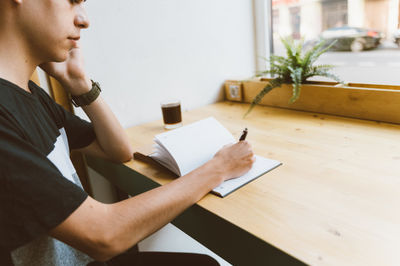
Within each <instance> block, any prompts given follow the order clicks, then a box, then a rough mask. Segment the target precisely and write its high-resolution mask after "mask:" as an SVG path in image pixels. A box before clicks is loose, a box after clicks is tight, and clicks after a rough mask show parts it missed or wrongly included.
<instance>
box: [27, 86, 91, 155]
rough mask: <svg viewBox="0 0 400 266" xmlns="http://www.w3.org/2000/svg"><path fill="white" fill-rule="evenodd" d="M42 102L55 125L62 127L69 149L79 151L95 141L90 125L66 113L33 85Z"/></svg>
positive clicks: (40, 89)
mask: <svg viewBox="0 0 400 266" xmlns="http://www.w3.org/2000/svg"><path fill="white" fill-rule="evenodd" d="M33 86H35V88H36V90H38V93H40V95H41V98H42V100H43V101H44V103H45V105H46V106H47V107H48V109H49V112H50V114H51V115H53V119H54V121H55V123H56V124H57V125H58V126H59V127H60V128H61V127H64V128H65V131H66V133H67V137H68V144H69V148H70V149H71V150H72V149H80V148H83V147H86V146H88V145H89V144H91V143H92V142H93V141H94V140H95V139H96V133H95V132H94V128H93V125H92V123H89V122H87V121H85V120H83V119H81V118H80V117H78V116H76V115H74V114H72V113H71V112H68V111H67V110H65V109H64V107H62V106H61V105H59V104H58V103H56V102H55V101H54V100H53V99H52V98H50V96H49V95H48V94H47V93H46V92H45V91H44V90H43V89H42V88H40V87H39V86H37V85H36V84H33Z"/></svg>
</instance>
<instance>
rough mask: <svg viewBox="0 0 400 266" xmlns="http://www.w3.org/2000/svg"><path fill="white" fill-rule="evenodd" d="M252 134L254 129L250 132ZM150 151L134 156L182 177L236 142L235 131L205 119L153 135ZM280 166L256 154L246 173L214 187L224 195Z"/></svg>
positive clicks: (213, 120) (215, 121)
mask: <svg viewBox="0 0 400 266" xmlns="http://www.w3.org/2000/svg"><path fill="white" fill-rule="evenodd" d="M250 134H251V132H250ZM154 142H155V144H154V146H153V151H152V152H151V153H150V154H142V153H140V152H136V153H135V154H134V155H135V159H139V160H145V161H149V160H146V158H147V159H149V158H150V161H154V162H157V163H158V164H160V165H162V166H164V167H166V168H168V169H169V170H170V171H172V172H173V173H175V174H176V175H177V176H183V175H186V174H187V173H189V172H190V171H192V170H194V169H196V168H198V167H199V166H201V165H203V164H204V163H206V162H207V161H208V160H210V159H212V158H213V156H214V155H215V154H216V153H217V151H218V150H220V149H221V148H222V147H223V146H224V145H226V144H230V143H235V142H237V140H235V139H234V137H233V136H232V134H231V133H230V132H229V131H228V130H227V129H226V128H225V127H224V126H222V125H221V124H220V123H219V122H218V121H217V120H216V119H215V118H213V117H209V118H206V119H204V120H200V121H197V122H195V123H192V124H189V125H186V126H183V127H180V128H177V129H175V130H171V131H168V132H165V133H161V134H158V135H156V136H155V138H154ZM279 165H281V163H280V162H278V161H275V160H271V159H267V158H264V157H261V156H257V155H256V161H255V163H254V164H253V166H252V168H251V169H250V171H249V172H248V173H246V174H245V175H243V176H241V177H238V178H234V179H231V180H227V181H225V182H223V183H222V184H221V185H219V186H218V187H216V188H214V189H213V191H212V192H213V193H214V194H216V195H219V196H221V197H225V196H226V195H228V194H229V193H231V192H233V191H235V190H236V189H238V188H240V187H242V186H244V185H245V184H247V183H249V182H250V181H252V180H254V179H256V178H257V177H259V176H261V175H263V174H264V173H266V172H268V171H271V170H272V169H274V168H276V167H278V166H279Z"/></svg>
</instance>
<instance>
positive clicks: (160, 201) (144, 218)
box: [50, 141, 254, 261]
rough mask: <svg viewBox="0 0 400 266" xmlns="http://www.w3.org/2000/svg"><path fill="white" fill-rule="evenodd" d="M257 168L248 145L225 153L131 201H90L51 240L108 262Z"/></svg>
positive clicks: (86, 201)
mask: <svg viewBox="0 0 400 266" xmlns="http://www.w3.org/2000/svg"><path fill="white" fill-rule="evenodd" d="M253 162H254V156H253V152H252V150H251V147H250V145H249V144H248V143H247V142H245V141H241V142H239V143H236V144H234V145H231V146H227V147H224V148H223V149H221V150H220V151H219V152H218V153H217V154H216V155H215V156H214V158H213V159H212V160H210V161H209V162H207V163H206V164H204V165H203V166H201V167H199V168H198V169H196V170H194V171H192V172H190V173H189V174H187V175H185V176H182V177H180V178H178V179H176V180H174V181H172V182H171V183H169V184H167V185H164V186H161V187H158V188H155V189H153V190H150V191H147V192H145V193H142V194H140V195H138V196H135V197H132V198H130V199H127V200H124V201H121V202H118V203H114V204H102V203H100V202H97V201H95V200H94V199H92V198H90V197H88V198H87V199H86V200H85V201H84V202H83V203H82V205H81V206H80V207H79V208H78V209H77V210H75V212H73V213H72V214H71V215H70V216H69V217H68V218H67V219H66V220H65V221H64V222H62V223H61V224H60V225H58V226H57V227H56V228H54V229H53V230H51V232H50V235H51V236H53V237H55V238H57V239H59V240H61V241H63V242H65V243H67V244H69V245H71V246H73V247H75V248H77V249H79V250H81V251H83V252H85V253H87V254H88V255H90V256H92V257H93V258H94V259H96V260H99V261H106V260H109V259H110V258H112V257H114V256H116V255H118V254H120V253H122V252H124V251H125V250H127V249H129V248H130V247H131V246H133V245H134V244H136V243H138V242H139V241H140V240H142V239H144V238H145V237H147V236H148V235H150V234H152V233H153V232H155V231H156V230H158V229H159V228H161V227H162V226H164V225H165V224H167V223H168V222H170V221H171V220H173V219H174V218H175V217H176V216H177V215H179V214H180V213H181V212H183V211H184V210H185V209H186V208H188V207H190V206H191V205H193V204H194V203H196V202H197V201H198V200H200V199H201V198H202V197H203V196H204V195H205V194H207V193H208V192H209V191H210V190H212V189H213V188H215V187H216V186H218V185H219V184H220V183H221V182H223V181H224V180H227V179H230V178H234V177H237V176H240V175H242V174H244V173H245V172H247V171H248V170H249V169H250V167H251V165H252V163H253Z"/></svg>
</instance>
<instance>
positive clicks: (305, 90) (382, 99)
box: [230, 79, 400, 124]
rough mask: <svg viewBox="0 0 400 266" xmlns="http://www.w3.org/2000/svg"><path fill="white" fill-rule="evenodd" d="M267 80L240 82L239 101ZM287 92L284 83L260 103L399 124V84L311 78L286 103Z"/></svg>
mask: <svg viewBox="0 0 400 266" xmlns="http://www.w3.org/2000/svg"><path fill="white" fill-rule="evenodd" d="M268 81H269V80H268V79H261V80H254V81H244V82H242V83H243V102H246V103H250V102H251V101H252V100H253V99H254V97H255V96H256V95H257V94H258V92H259V91H260V90H261V89H262V88H264V87H265V86H266V85H267V84H268ZM230 82H232V81H230ZM291 95H292V86H291V85H286V84H285V85H283V86H282V87H280V88H275V89H273V90H272V91H270V92H269V93H268V94H267V95H265V96H264V98H263V99H262V101H261V102H260V105H267V106H273V107H282V108H289V109H295V110H300V111H310V112H318V113H325V114H333V115H341V116H346V117H352V118H360V119H368V120H375V121H384V122H390V123H397V124H400V86H389V85H371V84H358V83H350V84H348V86H338V85H337V83H333V82H313V83H312V84H303V85H302V88H301V94H300V98H299V99H298V100H297V101H296V102H295V103H293V104H289V103H288V102H289V99H290V97H291Z"/></svg>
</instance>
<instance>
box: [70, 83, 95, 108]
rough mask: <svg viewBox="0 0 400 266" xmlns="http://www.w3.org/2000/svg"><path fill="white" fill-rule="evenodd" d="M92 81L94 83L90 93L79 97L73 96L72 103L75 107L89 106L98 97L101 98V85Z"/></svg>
mask: <svg viewBox="0 0 400 266" xmlns="http://www.w3.org/2000/svg"><path fill="white" fill-rule="evenodd" d="M90 81H91V82H92V88H91V89H90V91H88V92H87V93H85V94H82V95H79V96H73V95H71V102H72V104H73V105H74V106H75V107H79V106H85V105H89V104H91V103H92V102H94V100H96V99H97V97H99V95H100V92H101V88H100V84H99V83H98V82H95V81H93V80H90Z"/></svg>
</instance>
